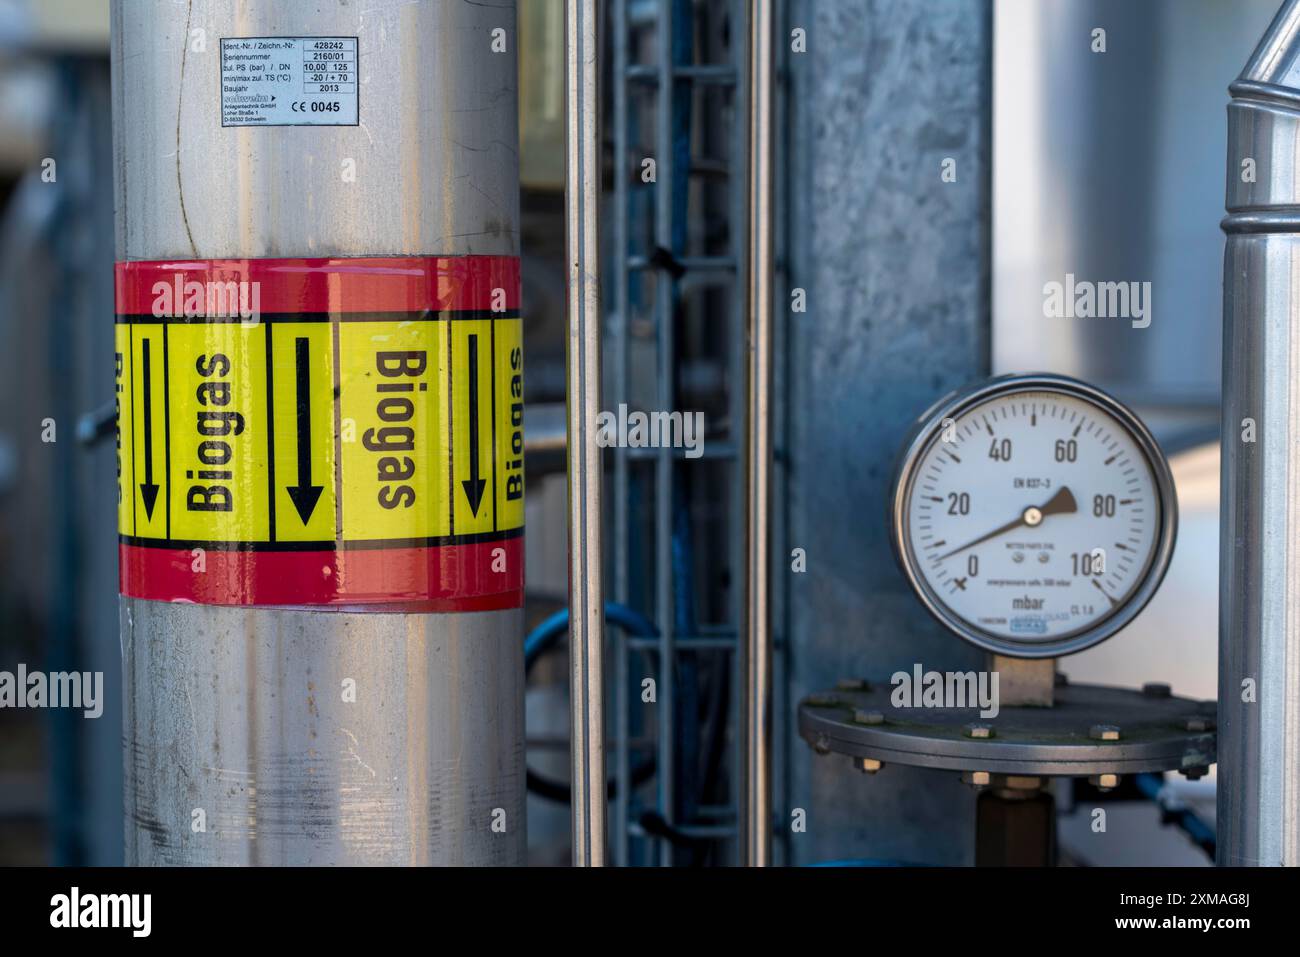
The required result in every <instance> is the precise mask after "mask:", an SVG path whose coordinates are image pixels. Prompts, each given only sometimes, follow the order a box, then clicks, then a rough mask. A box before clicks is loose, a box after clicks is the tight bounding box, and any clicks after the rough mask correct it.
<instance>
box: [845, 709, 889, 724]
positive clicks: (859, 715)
mask: <svg viewBox="0 0 1300 957" xmlns="http://www.w3.org/2000/svg"><path fill="white" fill-rule="evenodd" d="M853 723H854V724H884V723H885V716H884V715H883V714H881V713H880V712H879V711H868V710H865V709H863V708H858V709H857V710H856V711H854V712H853Z"/></svg>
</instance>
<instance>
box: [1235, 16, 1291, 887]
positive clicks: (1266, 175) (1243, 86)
mask: <svg viewBox="0 0 1300 957" xmlns="http://www.w3.org/2000/svg"><path fill="white" fill-rule="evenodd" d="M1298 67H1300V0H1288V2H1287V3H1286V4H1285V5H1284V6H1283V7H1282V8H1281V10H1279V11H1278V14H1277V16H1276V18H1275V19H1274V20H1273V23H1272V25H1271V26H1270V27H1269V29H1268V31H1267V32H1266V33H1265V34H1264V37H1263V39H1262V40H1261V41H1260V44H1259V46H1258V47H1257V48H1256V50H1255V53H1254V55H1253V56H1252V57H1251V59H1250V61H1249V62H1248V63H1247V64H1246V68H1245V69H1244V70H1243V71H1242V73H1241V76H1240V77H1239V78H1238V79H1237V81H1236V82H1235V83H1233V84H1232V86H1231V87H1230V92H1231V94H1232V97H1233V100H1232V102H1231V103H1230V104H1229V105H1228V171H1227V211H1228V215H1227V217H1226V218H1225V219H1224V221H1223V229H1224V231H1225V232H1226V233H1227V236H1228V239H1227V249H1226V252H1225V259H1224V282H1223V285H1224V305H1223V430H1222V436H1223V439H1222V442H1223V466H1222V468H1223V476H1222V491H1221V495H1222V500H1221V501H1222V504H1221V516H1220V523H1221V528H1220V534H1219V548H1220V582H1219V589H1220V590H1219V728H1218V753H1219V770H1218V778H1219V787H1218V852H1217V856H1218V862H1219V863H1220V864H1225V865H1290V866H1294V865H1296V864H1300V801H1298V800H1297V795H1300V492H1297V488H1298V485H1297V483H1300V448H1298V447H1297V446H1296V443H1295V434H1296V430H1297V428H1298V427H1300V384H1298V383H1300V269H1297V263H1298V262H1300V214H1297V212H1296V210H1297V209H1300V162H1298V159H1300V156H1298V155H1297V144H1300V75H1298V74H1297V68H1298Z"/></svg>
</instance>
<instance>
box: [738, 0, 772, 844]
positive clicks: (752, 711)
mask: <svg viewBox="0 0 1300 957" xmlns="http://www.w3.org/2000/svg"><path fill="white" fill-rule="evenodd" d="M772 15H773V14H772V0H755V3H754V5H753V8H752V10H751V12H750V18H751V19H750V39H749V67H750V69H749V146H750V155H749V249H748V255H747V259H748V289H747V297H748V319H749V321H748V340H749V341H748V351H749V367H748V372H749V374H748V392H749V416H748V423H747V424H748V431H747V433H746V444H745V462H746V470H747V476H748V480H747V494H746V521H745V539H746V575H745V580H746V602H745V631H744V661H745V668H744V676H745V686H744V689H743V693H744V701H743V720H744V735H745V746H744V752H745V755H744V758H745V799H744V808H745V814H744V830H745V863H746V864H748V865H749V866H751V867H767V866H768V865H769V864H770V863H771V855H772V807H771V800H772V795H771V792H772V635H771V623H772V622H771V619H772V609H771V589H770V583H769V567H768V565H769V557H770V556H769V552H770V550H771V547H772V534H771V526H770V516H771V470H772V403H771V397H772V305H773V301H772V285H773V282H774V258H773V241H774V225H773V216H774V209H773V205H774V201H775V193H774V190H773V182H774V181H773V173H772V165H773V162H774V158H775V148H774V144H775V134H774V131H773V126H772V109H773V106H772V98H773V76H774V63H773V47H772Z"/></svg>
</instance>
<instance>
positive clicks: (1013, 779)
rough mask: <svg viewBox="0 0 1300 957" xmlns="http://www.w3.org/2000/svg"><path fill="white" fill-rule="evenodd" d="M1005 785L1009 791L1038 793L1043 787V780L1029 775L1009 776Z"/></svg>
mask: <svg viewBox="0 0 1300 957" xmlns="http://www.w3.org/2000/svg"><path fill="white" fill-rule="evenodd" d="M1003 783H1004V786H1005V787H1006V788H1007V790H1009V791H1037V790H1038V789H1039V788H1041V787H1042V786H1043V779H1042V778H1040V777H1035V776H1032V775H1028V774H1008V775H1007V776H1006V780H1005V781H1004V782H1003Z"/></svg>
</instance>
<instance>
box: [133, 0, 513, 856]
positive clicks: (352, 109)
mask: <svg viewBox="0 0 1300 957" xmlns="http://www.w3.org/2000/svg"><path fill="white" fill-rule="evenodd" d="M112 29H113V39H112V67H113V113H114V117H113V119H114V133H115V146H114V160H115V166H116V177H115V179H116V208H117V241H116V251H117V259H118V261H119V264H118V310H117V311H118V313H119V318H118V326H117V329H118V369H119V378H118V403H119V407H118V408H119V418H118V427H119V432H118V447H119V501H120V503H121V507H120V510H119V522H120V527H121V528H122V530H123V534H122V546H121V552H122V572H121V574H122V590H123V596H124V597H123V599H122V602H121V630H122V654H123V667H124V671H125V685H126V687H125V696H126V700H125V721H124V740H125V771H126V785H125V802H126V807H125V814H126V830H127V837H126V859H127V861H128V863H131V864H143V865H152V864H286V865H288V864H292V865H313V864H386V865H387V864H520V863H522V862H523V861H524V857H525V847H526V841H525V815H524V760H523V758H524V749H523V657H522V645H521V641H522V633H523V630H522V620H521V611H520V607H519V606H520V604H521V603H522V541H523V539H522V495H523V487H522V477H521V476H522V454H521V453H522V441H523V440H522V431H521V429H522V426H521V425H520V424H519V422H521V420H522V394H521V391H522V378H521V377H522V371H521V367H520V362H521V351H520V349H519V348H518V344H519V341H520V338H521V332H520V330H519V319H518V313H517V310H518V259H517V257H518V253H519V231H518V201H519V200H518V165H517V121H518V117H517V85H516V84H517V81H516V55H517V50H516V46H515V43H516V41H515V9H514V4H513V3H512V2H509V0H505V2H498V3H494V4H472V3H444V2H441V0H418V2H404V3H396V2H382V0H381V2H374V3H364V4H358V3H349V2H346V0H318V2H314V3H283V2H273V0H241V2H239V3H230V2H226V0H190V2H188V3H161V4H160V3H140V2H137V0H114V2H113V4H112ZM173 274H174V275H175V276H176V277H178V281H180V282H181V285H180V286H178V287H177V290H178V292H180V291H181V290H183V289H184V288H186V284H187V283H188V282H189V281H191V280H194V281H199V282H202V281H203V280H205V279H206V280H209V281H212V280H214V279H215V280H216V281H218V282H222V281H225V280H229V281H231V282H232V283H246V284H247V287H248V288H250V289H252V290H254V291H255V292H256V291H258V290H260V293H259V296H260V303H261V305H260V310H249V311H250V312H252V313H253V315H252V317H251V321H249V316H247V315H244V314H243V313H241V317H240V318H241V321H239V322H224V323H223V322H221V321H219V320H218V319H214V318H213V316H215V315H219V314H220V313H221V312H222V310H220V309H215V310H214V309H213V300H212V299H211V298H210V296H211V287H209V298H208V299H207V301H206V306H205V304H204V303H203V302H200V303H199V305H198V318H195V317H194V315H193V314H191V313H188V312H184V313H183V312H182V311H180V307H179V303H175V304H173V306H174V309H175V311H172V310H171V309H167V308H163V309H161V310H160V309H159V307H158V306H157V304H156V302H155V305H154V306H153V311H152V312H150V307H149V305H148V304H147V303H148V297H149V296H150V295H151V294H152V293H153V291H154V289H155V286H154V285H153V284H152V283H151V279H153V278H157V277H161V278H162V279H163V280H165V281H164V282H163V284H162V286H161V287H156V288H159V289H161V291H162V292H163V293H164V294H169V293H168V290H167V287H168V285H169V284H170V281H171V278H172V277H173ZM230 288H232V289H233V288H235V287H234V286H233V285H232V286H231V287H230ZM240 288H241V289H242V288H244V287H242V286H241V287H240ZM178 298H179V297H178ZM205 310H206V311H205ZM258 312H260V314H258ZM124 314H125V315H124ZM159 316H163V317H165V318H162V319H160V318H159ZM331 336H332V337H333V343H332V344H331V341H330V339H331ZM145 345H151V346H152V349H151V351H150V352H144V351H143V347H144V346H145ZM443 346H445V357H444V350H443ZM263 347H264V348H263ZM187 350H189V352H188V353H187ZM194 353H197V354H198V358H197V362H198V364H199V369H198V370H197V372H196V370H195V360H194ZM203 369H208V370H209V371H210V372H215V373H217V374H218V375H220V374H221V373H223V372H225V373H228V376H227V377H226V378H224V379H222V380H221V381H219V382H218V381H214V380H211V379H209V378H205V375H206V373H204V372H203ZM263 372H264V373H265V374H264V375H263ZM331 375H332V376H333V383H332V388H331V382H330V377H331ZM196 377H197V380H198V384H197V387H196V385H195V382H196ZM417 382H418V392H417V391H416V384H417ZM295 383H296V392H295ZM443 386H445V389H444V388H442V387H443ZM385 389H389V392H385V391H384V390H385ZM512 389H513V390H517V391H519V393H520V394H519V396H518V402H517V403H515V402H514V401H513V398H512V395H513V393H512V391H511V390H512ZM196 392H197V401H198V403H199V409H198V412H197V414H198V433H197V435H196V433H195V431H194V429H195V419H194V414H195V413H194V410H193V408H192V403H194V402H195V396H196ZM232 395H233V396H234V397H235V400H234V403H235V404H232V405H229V408H234V407H235V405H237V404H239V403H242V402H243V401H244V400H245V399H247V402H248V404H247V405H245V406H243V407H242V408H241V410H240V411H239V412H237V413H236V412H231V411H222V412H218V411H216V409H215V407H217V406H222V407H223V408H225V407H226V406H227V404H229V403H231V402H232V399H231V396H232ZM364 395H368V396H369V398H368V403H369V405H368V407H365V406H364V405H361V404H358V403H359V400H358V396H364ZM295 396H296V405H295ZM304 397H307V398H304ZM312 397H314V398H312ZM376 403H378V405H377V407H376ZM489 406H490V407H491V409H492V413H489V412H488V411H487V409H488V407H489ZM516 406H517V407H516ZM331 413H332V415H331ZM516 413H517V414H518V415H519V418H518V419H515V418H513V416H515V415H516ZM221 415H224V416H226V418H225V419H221V418H216V417H217V416H221ZM376 415H377V418H376ZM489 415H490V420H489ZM205 416H206V417H207V419H206V421H207V425H206V426H205ZM234 416H239V417H238V418H234ZM394 419H396V420H402V421H405V422H407V423H408V424H407V425H401V426H398V425H392V424H391V422H392V420H394ZM214 423H215V424H214ZM223 423H224V425H223ZM232 423H233V424H232ZM205 428H206V429H207V431H205ZM408 432H409V434H408ZM214 435H216V436H220V438H212V436H214ZM205 436H207V438H205ZM273 440H274V448H272V447H271V443H272V441H273ZM516 442H517V444H518V448H517V449H514V448H512V445H513V444H514V443H516ZM196 443H197V447H198V454H199V457H200V461H199V462H197V463H190V462H187V458H188V457H192V455H193V453H194V450H195V446H196ZM399 445H400V446H403V450H402V452H401V453H400V454H397V453H393V454H387V453H388V452H391V450H392V449H395V448H396V447H398V446H399ZM164 448H165V449H166V454H165V456H164V454H163V452H162V451H161V450H162V449H164ZM232 449H233V453H232V451H231V450H232ZM214 450H216V451H214ZM376 450H377V451H376ZM516 453H519V454H518V460H519V462H518V466H517V467H518V472H519V477H517V478H516V477H515V475H514V473H513V472H512V471H510V469H511V466H512V465H513V463H514V460H515V454H516ZM205 456H206V458H205ZM231 458H233V460H234V462H233V464H231V463H230V462H228V461H226V460H229V459H231ZM213 463H218V466H219V467H217V466H214V464H213ZM204 465H208V466H211V468H210V469H204V468H203V466H204ZM196 470H197V475H196V474H195V473H196ZM222 470H225V471H226V472H227V473H228V475H229V476H231V478H230V479H229V480H227V479H220V478H216V476H217V474H218V473H219V472H221V471H222ZM205 472H206V473H208V474H206V475H205V474H204V473H205ZM295 478H296V483H295V481H294V480H295ZM331 478H332V479H333V481H331ZM199 481H212V482H214V483H217V482H227V483H228V484H226V485H224V486H221V488H220V489H218V487H217V485H216V484H213V485H209V486H202V485H194V484H188V483H190V482H199ZM403 483H404V484H403ZM173 485H174V486H175V487H174V488H173ZM404 489H405V491H403V490H404ZM243 522H246V523H247V525H246V526H245V525H241V524H240V523H243ZM187 529H190V530H191V531H189V532H187ZM193 529H201V530H209V531H207V532H205V535H204V536H197V535H196V534H193V533H191V532H192V530H193ZM213 530H214V531H213ZM196 537H203V541H189V540H187V539H193V538H196ZM287 606H292V607H287Z"/></svg>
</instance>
